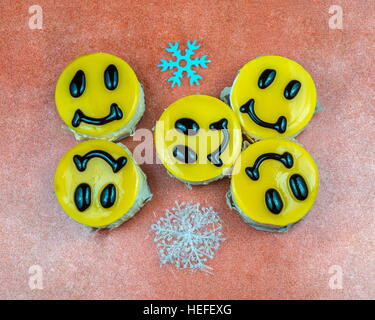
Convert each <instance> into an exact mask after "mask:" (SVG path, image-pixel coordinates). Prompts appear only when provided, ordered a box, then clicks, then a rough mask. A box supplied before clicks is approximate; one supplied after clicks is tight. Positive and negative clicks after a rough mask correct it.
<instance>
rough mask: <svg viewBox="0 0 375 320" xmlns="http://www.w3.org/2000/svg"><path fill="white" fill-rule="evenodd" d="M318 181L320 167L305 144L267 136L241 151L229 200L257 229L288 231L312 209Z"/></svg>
mask: <svg viewBox="0 0 375 320" xmlns="http://www.w3.org/2000/svg"><path fill="white" fill-rule="evenodd" d="M318 184H319V174H318V168H317V166H316V164H315V162H314V160H313V158H312V157H311V156H310V154H309V153H308V152H307V151H306V150H305V149H304V148H303V147H301V146H300V145H299V144H297V143H295V142H292V141H290V140H288V139H281V138H279V139H267V140H262V141H258V142H255V143H253V144H251V145H249V146H248V147H247V148H246V149H245V150H244V151H243V152H242V153H241V155H240V157H239V158H238V160H237V161H236V164H235V166H234V169H233V175H232V179H231V185H230V191H229V192H228V194H227V200H228V204H229V206H230V207H231V208H233V209H235V210H237V211H238V212H239V213H240V215H241V217H242V218H243V220H244V221H245V222H247V223H248V224H250V225H251V226H253V227H255V228H256V229H259V230H264V231H277V232H285V231H288V229H289V228H290V227H291V226H292V225H293V224H294V223H296V222H297V221H299V220H300V219H302V218H303V217H304V216H305V215H306V214H307V213H308V212H309V210H310V209H311V207H312V205H313V204H314V201H315V199H316V196H317V193H318Z"/></svg>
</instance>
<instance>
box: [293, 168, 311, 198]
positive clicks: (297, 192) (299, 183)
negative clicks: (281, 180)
mask: <svg viewBox="0 0 375 320" xmlns="http://www.w3.org/2000/svg"><path fill="white" fill-rule="evenodd" d="M289 186H290V189H291V190H292V193H293V195H294V196H295V197H296V199H298V200H305V199H306V198H307V196H308V195H309V190H308V188H307V185H306V182H305V179H303V178H302V177H301V176H300V175H299V174H294V175H292V176H291V177H290V179H289Z"/></svg>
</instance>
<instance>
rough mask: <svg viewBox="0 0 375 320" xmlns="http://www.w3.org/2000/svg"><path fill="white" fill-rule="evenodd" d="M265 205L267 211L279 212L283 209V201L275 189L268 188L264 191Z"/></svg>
mask: <svg viewBox="0 0 375 320" xmlns="http://www.w3.org/2000/svg"><path fill="white" fill-rule="evenodd" d="M265 200H266V206H267V208H268V210H269V211H271V212H272V213H274V214H279V213H280V212H281V210H282V209H283V201H282V200H281V197H280V194H279V193H278V192H277V191H276V190H275V189H268V190H267V192H266V198H265Z"/></svg>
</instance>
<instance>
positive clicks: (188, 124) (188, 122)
mask: <svg viewBox="0 0 375 320" xmlns="http://www.w3.org/2000/svg"><path fill="white" fill-rule="evenodd" d="M174 127H175V128H176V130H177V131H179V132H181V133H183V134H184V135H187V136H195V135H196V134H197V133H198V131H199V125H198V123H196V122H195V121H194V120H193V119H189V118H181V119H178V120H177V121H176V122H175V124H174Z"/></svg>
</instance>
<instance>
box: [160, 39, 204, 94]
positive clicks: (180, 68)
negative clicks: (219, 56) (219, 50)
mask: <svg viewBox="0 0 375 320" xmlns="http://www.w3.org/2000/svg"><path fill="white" fill-rule="evenodd" d="M196 42H197V41H196V40H194V41H193V42H190V41H188V42H186V46H187V49H185V54H184V55H182V54H181V50H180V49H178V42H175V43H174V44H172V43H171V42H169V43H168V44H169V48H166V49H165V50H167V51H168V52H170V53H171V54H172V56H173V57H175V58H176V60H165V59H160V61H161V64H158V65H157V67H161V70H160V72H163V71H166V70H172V69H174V68H176V69H177V70H176V71H175V72H173V76H172V77H170V78H169V79H168V81H170V82H172V87H174V86H175V84H177V85H178V86H180V85H181V79H182V77H183V73H184V72H186V74H187V77H188V78H190V85H193V84H197V85H199V84H200V83H199V79H202V76H200V75H199V74H197V72H196V71H195V70H193V69H192V67H197V68H198V67H201V68H208V67H207V63H209V62H211V60H206V57H207V55H204V56H201V57H200V58H192V57H191V56H192V55H194V54H195V51H196V50H197V49H198V48H199V47H200V45H196Z"/></svg>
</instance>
